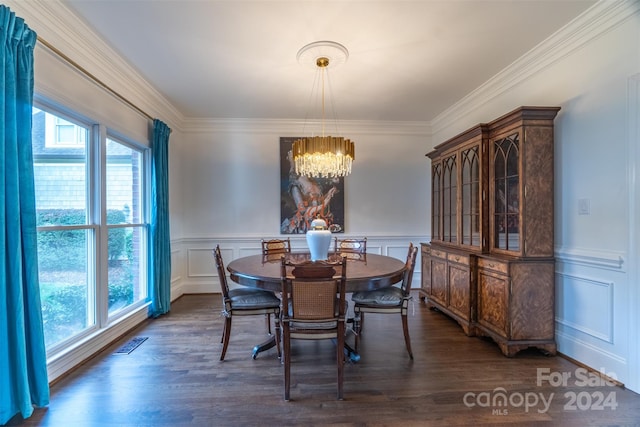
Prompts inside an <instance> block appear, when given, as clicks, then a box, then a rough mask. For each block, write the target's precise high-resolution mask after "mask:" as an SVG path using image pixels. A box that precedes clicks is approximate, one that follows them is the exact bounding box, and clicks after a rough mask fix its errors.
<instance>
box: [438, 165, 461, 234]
mask: <svg viewBox="0 0 640 427" xmlns="http://www.w3.org/2000/svg"><path fill="white" fill-rule="evenodd" d="M442 172H443V177H442V193H443V194H442V217H443V230H442V234H443V237H442V240H443V241H445V242H451V243H457V242H458V240H457V226H458V225H457V209H458V197H457V192H458V167H457V165H456V156H455V154H454V155H453V156H449V157H447V158H445V159H444V161H443V171H442Z"/></svg>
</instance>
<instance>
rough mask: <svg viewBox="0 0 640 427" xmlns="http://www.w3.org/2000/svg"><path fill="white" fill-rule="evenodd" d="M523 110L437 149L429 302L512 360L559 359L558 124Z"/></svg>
mask: <svg viewBox="0 0 640 427" xmlns="http://www.w3.org/2000/svg"><path fill="white" fill-rule="evenodd" d="M559 110H560V108H559V107H520V108H518V109H516V110H514V111H512V112H510V113H508V114H506V115H504V116H502V117H500V118H498V119H496V120H494V121H492V122H490V123H486V124H479V125H477V126H475V127H473V128H471V129H469V130H467V131H465V132H463V133H461V134H460V135H458V136H456V137H454V138H452V139H450V140H448V141H446V142H444V143H442V144H440V145H438V146H436V147H435V148H434V150H433V151H432V152H430V153H429V154H427V156H428V157H429V158H430V159H431V178H432V216H431V230H432V240H431V242H430V243H422V244H421V248H422V283H421V289H420V297H421V299H423V300H425V299H426V301H427V304H428V305H429V306H430V307H432V308H435V309H438V310H439V311H441V312H443V313H445V314H447V315H448V316H450V317H452V318H453V319H455V320H456V321H457V322H458V323H459V324H460V326H461V327H462V329H463V330H464V332H465V334H467V335H469V336H474V335H479V336H488V337H491V338H492V339H493V340H494V341H495V342H496V343H497V344H498V346H499V347H500V349H501V351H502V353H503V354H505V355H506V356H513V355H515V354H516V353H517V352H518V351H520V350H523V349H525V348H528V347H537V348H539V349H541V350H543V351H544V352H546V353H549V354H555V353H556V343H555V323H554V322H555V321H554V316H555V315H554V293H555V274H554V270H555V260H554V242H553V235H554V225H553V219H554V216H553V215H554V214H553V197H554V196H553V176H554V172H553V169H554V167H553V162H554V160H553V151H554V144H553V121H554V118H555V117H556V115H557V113H558V111H559Z"/></svg>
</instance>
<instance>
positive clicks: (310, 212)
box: [280, 137, 344, 234]
mask: <svg viewBox="0 0 640 427" xmlns="http://www.w3.org/2000/svg"><path fill="white" fill-rule="evenodd" d="M296 139H299V138H297V137H281V138H280V233H282V234H304V233H306V232H307V230H308V229H309V227H310V225H311V221H313V220H314V219H315V218H316V217H317V216H318V215H319V216H320V218H322V219H324V220H325V221H326V222H327V226H328V227H329V230H331V232H333V233H344V178H342V177H341V178H307V177H305V176H300V175H298V174H297V173H296V168H295V165H294V163H293V156H292V155H291V147H292V146H293V141H295V140H296Z"/></svg>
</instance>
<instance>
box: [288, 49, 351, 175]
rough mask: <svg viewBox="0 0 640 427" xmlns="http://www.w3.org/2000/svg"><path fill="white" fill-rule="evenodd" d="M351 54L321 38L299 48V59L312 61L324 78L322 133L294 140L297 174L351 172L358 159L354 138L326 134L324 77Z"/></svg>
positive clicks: (323, 84)
mask: <svg viewBox="0 0 640 427" xmlns="http://www.w3.org/2000/svg"><path fill="white" fill-rule="evenodd" d="M348 57H349V52H348V51H347V48H346V47H344V46H343V45H341V44H339V43H336V42H330V41H319V42H314V43H310V44H308V45H306V46H304V47H303V48H302V49H300V50H299V51H298V55H297V58H298V62H300V63H303V64H311V65H313V66H314V67H315V68H316V69H317V71H318V72H319V73H320V78H321V82H322V135H321V136H309V137H304V138H300V139H297V140H295V141H294V142H293V147H292V150H291V151H292V155H293V160H294V164H295V168H296V173H297V174H298V175H303V176H307V177H311V178H336V177H342V176H347V175H349V174H350V173H351V164H352V163H353V160H354V159H355V148H354V144H353V142H352V141H350V140H349V139H346V138H343V137H337V136H329V135H325V128H324V126H325V96H324V91H325V87H324V86H325V78H326V76H327V72H328V69H329V67H333V66H336V65H339V64H341V63H344V62H345V61H346V60H347V58H348Z"/></svg>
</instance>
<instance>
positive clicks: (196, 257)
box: [171, 234, 429, 299]
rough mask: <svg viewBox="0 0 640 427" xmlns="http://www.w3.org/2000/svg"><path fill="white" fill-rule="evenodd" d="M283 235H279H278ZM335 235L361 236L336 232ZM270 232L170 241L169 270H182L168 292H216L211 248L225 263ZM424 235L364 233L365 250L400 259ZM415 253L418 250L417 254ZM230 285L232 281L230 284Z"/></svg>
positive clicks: (252, 250) (253, 249)
mask: <svg viewBox="0 0 640 427" xmlns="http://www.w3.org/2000/svg"><path fill="white" fill-rule="evenodd" d="M279 237H283V236H279ZM338 237H339V238H349V237H362V236H355V235H354V236H351V235H344V234H343V235H339V236H338ZM263 238H265V239H269V238H273V237H271V236H248V237H247V236H242V237H221V238H185V239H181V240H175V241H172V242H171V245H172V250H175V251H176V252H177V253H175V254H174V253H173V252H172V262H173V265H172V270H175V271H176V272H183V273H180V274H175V275H174V276H173V278H172V287H171V296H172V299H175V298H178V297H180V296H181V295H183V294H191V293H219V292H220V285H219V282H218V276H217V272H216V269H215V265H214V260H213V256H212V253H211V250H212V249H213V248H214V247H215V246H216V245H220V250H221V252H222V257H223V259H224V262H225V264H227V265H228V264H229V263H230V262H231V261H232V260H234V259H236V258H240V257H245V256H250V255H257V254H260V253H261V251H262V247H261V243H260V241H261V239H263ZM428 240H429V239H428V237H425V236H367V252H369V253H374V254H384V255H389V256H392V257H395V258H398V259H400V260H403V261H404V260H405V259H406V257H407V249H408V247H409V242H412V243H413V244H414V245H419V244H420V242H426V241H428ZM291 247H292V249H293V250H294V251H304V250H306V249H307V243H306V240H305V238H304V236H297V235H296V236H291ZM418 256H419V254H418ZM420 265H421V263H420V260H417V261H416V270H415V272H414V279H413V283H414V286H415V287H418V286H419V284H420ZM230 285H231V286H232V287H233V286H234V284H233V283H231V284H230Z"/></svg>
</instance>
